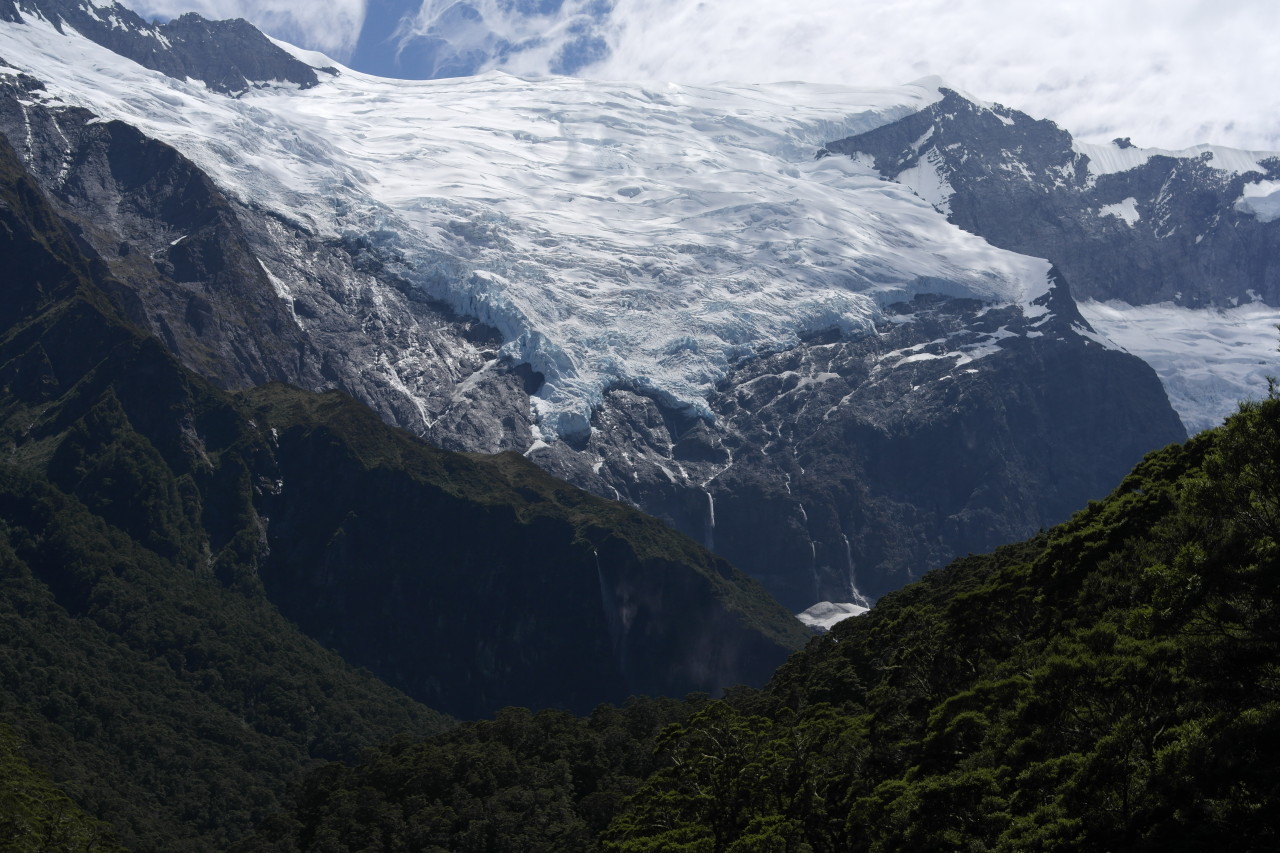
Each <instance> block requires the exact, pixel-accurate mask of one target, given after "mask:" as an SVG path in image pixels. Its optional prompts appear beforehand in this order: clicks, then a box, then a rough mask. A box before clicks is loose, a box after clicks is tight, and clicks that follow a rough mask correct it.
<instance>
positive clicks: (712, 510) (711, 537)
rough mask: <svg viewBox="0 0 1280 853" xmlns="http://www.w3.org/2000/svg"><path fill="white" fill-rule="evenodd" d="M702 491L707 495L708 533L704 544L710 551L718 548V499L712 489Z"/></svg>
mask: <svg viewBox="0 0 1280 853" xmlns="http://www.w3.org/2000/svg"><path fill="white" fill-rule="evenodd" d="M702 493H703V494H705V495H706V496H707V535H706V537H705V541H704V542H703V544H704V545H706V546H707V550H708V551H714V550H715V549H716V499H715V498H714V497H712V496H711V491H710V490H709V489H706V488H704V489H703V490H702Z"/></svg>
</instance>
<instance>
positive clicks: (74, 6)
mask: <svg viewBox="0 0 1280 853" xmlns="http://www.w3.org/2000/svg"><path fill="white" fill-rule="evenodd" d="M32 17H34V18H40V19H43V20H45V21H48V22H49V23H50V24H52V25H53V26H54V27H55V28H56V29H57V30H58V31H59V32H63V27H64V25H65V26H67V27H70V28H71V29H74V30H75V31H76V32H78V33H80V34H81V35H82V36H84V37H85V38H87V39H89V40H90V41H93V42H95V43H97V44H99V45H101V46H102V47H105V48H107V49H108V50H110V51H113V52H114V53H117V54H119V55H120V56H123V57H125V58H127V59H131V60H133V61H134V62H136V63H138V64H139V65H142V66H143V67H145V68H149V69H151V70H152V71H159V72H160V73H162V74H165V75H167V76H169V77H173V78H175V79H178V80H186V79H194V80H200V81H202V82H204V83H205V84H206V85H207V86H208V87H209V88H210V89H212V90H213V91H215V92H220V93H222V94H224V95H236V94H239V93H242V92H244V91H246V90H248V89H251V88H259V87H262V86H267V85H279V84H281V83H286V84H292V85H295V86H298V87H300V88H303V89H308V88H310V87H312V86H315V85H317V84H318V83H319V80H318V78H317V77H316V73H315V70H314V69H312V68H311V67H310V66H308V65H306V64H305V63H303V62H301V61H299V60H297V59H295V58H294V57H292V56H290V55H289V54H288V53H287V52H286V51H284V50H283V49H281V48H280V47H279V46H277V45H276V44H275V43H273V42H272V41H271V40H270V39H268V38H267V37H266V36H264V35H263V34H262V33H261V32H260V31H259V30H258V29H257V28H255V27H254V26H253V25H252V24H250V23H249V22H248V21H245V20H243V19H236V20H230V21H209V20H205V19H204V18H202V17H200V16H199V15H197V14H195V13H194V12H189V13H187V14H185V15H183V16H181V17H180V18H176V19H174V20H172V21H169V22H167V23H163V24H153V23H149V22H148V21H145V20H143V19H142V18H141V17H139V16H138V15H137V14H136V13H134V12H133V11H132V10H130V9H127V8H125V7H124V6H121V5H120V4H119V3H116V2H106V0H0V20H5V21H9V22H11V23H24V22H26V21H27V20H28V19H29V18H32Z"/></svg>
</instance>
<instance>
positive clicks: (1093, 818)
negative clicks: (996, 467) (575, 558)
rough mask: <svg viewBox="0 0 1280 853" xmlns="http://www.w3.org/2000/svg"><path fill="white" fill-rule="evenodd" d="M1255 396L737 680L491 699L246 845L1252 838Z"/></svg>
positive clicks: (1264, 445) (1272, 687) (1271, 607)
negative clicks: (637, 696) (718, 691)
mask: <svg viewBox="0 0 1280 853" xmlns="http://www.w3.org/2000/svg"><path fill="white" fill-rule="evenodd" d="M1278 556H1280V398H1277V397H1276V396H1275V395H1274V394H1272V395H1271V396H1269V397H1268V398H1267V399H1266V400H1263V401H1262V402H1257V403H1250V404H1247V405H1244V406H1242V408H1241V411H1240V413H1239V414H1237V415H1235V416H1234V417H1232V418H1231V419H1230V420H1229V421H1228V422H1227V423H1226V425H1225V426H1223V427H1221V428H1219V429H1217V430H1215V431H1211V432H1208V433H1204V434H1202V435H1200V436H1198V437H1196V438H1195V439H1193V440H1191V441H1190V442H1188V443H1186V444H1184V445H1175V446H1171V447H1169V448H1167V449H1165V450H1163V451H1159V452H1156V453H1153V454H1151V455H1150V456H1149V457H1148V458H1147V459H1146V460H1144V461H1143V462H1142V464H1140V465H1139V466H1138V467H1137V468H1136V469H1135V470H1134V472H1133V473H1132V474H1131V475H1130V476H1129V477H1127V478H1126V479H1125V480H1124V482H1123V483H1121V484H1120V486H1119V487H1118V488H1117V489H1116V490H1115V492H1114V493H1113V494H1112V495H1111V496H1110V497H1108V498H1107V499H1105V500H1103V501H1099V502H1095V503H1092V504H1090V505H1089V506H1088V507H1087V508H1086V509H1084V510H1083V511H1081V512H1080V513H1078V514H1077V515H1076V516H1075V517H1074V518H1073V519H1072V520H1071V521H1069V522H1068V523H1066V524H1063V525H1061V526H1059V527H1056V528H1054V529H1052V530H1049V531H1046V532H1044V533H1042V534H1041V535H1039V536H1037V537H1035V538H1033V539H1031V540H1028V541H1026V542H1023V543H1020V544H1016V545H1010V546H1008V547H1005V548H1001V549H999V550H997V551H996V552H994V553H992V554H989V555H985V556H970V557H968V558H965V559H962V560H959V561H957V562H956V563H954V564H953V565H951V566H950V567H948V568H946V569H944V570H940V571H937V572H934V573H932V574H930V575H929V576H927V577H926V578H925V579H924V580H923V581H921V582H919V583H917V584H914V585H912V586H910V587H907V588H906V589H904V590H902V591H900V592H898V593H895V594H893V595H890V596H888V597H886V598H885V599H884V600H882V601H881V602H880V603H879V604H878V605H877V607H876V608H875V609H874V610H873V611H872V612H871V613H870V614H868V615H866V616H863V617H860V618H857V619H852V620H848V621H846V622H843V623H840V624H839V625H838V626H837V627H836V628H835V630H834V631H833V632H832V633H830V634H828V635H826V636H823V637H821V638H818V639H815V640H814V641H812V642H811V643H810V645H809V647H808V648H807V649H805V650H804V651H803V652H801V653H799V654H797V655H795V656H794V657H793V658H792V659H791V660H790V661H789V662H788V663H787V664H786V665H784V666H783V667H782V669H781V670H780V671H779V672H778V673H777V675H776V676H775V677H774V679H773V680H772V681H771V682H770V684H769V685H768V686H767V687H766V688H765V689H764V690H760V691H754V690H739V691H734V692H732V693H731V694H730V695H729V696H728V697H726V698H725V699H724V700H722V701H708V700H707V699H705V698H702V699H691V700H689V701H687V702H685V703H684V704H683V706H672V705H666V706H661V705H660V706H653V705H650V704H646V703H641V702H637V703H634V704H632V705H631V706H629V707H628V708H625V709H622V710H616V709H608V708H602V709H600V710H598V711H597V712H596V714H594V715H593V716H592V717H591V718H589V719H587V720H572V719H567V718H564V717H561V716H557V715H554V714H550V713H543V714H540V715H538V716H530V715H528V714H526V713H520V712H517V711H514V710H513V711H508V712H504V714H503V715H501V716H500V717H499V718H498V719H497V720H495V721H493V722H488V723H476V724H469V725H468V726H466V727H464V728H462V729H460V730H455V731H454V732H452V733H450V734H449V735H447V736H444V737H443V738H439V739H436V740H433V741H429V742H427V743H425V744H421V745H410V744H406V743H399V744H395V745H392V746H390V747H387V748H385V749H384V750H382V751H380V752H379V753H377V754H376V755H375V756H374V757H373V758H372V760H371V761H369V762H368V763H366V764H364V765H362V766H360V767H357V768H354V769H344V768H340V767H337V766H334V767H330V768H327V769H326V770H323V771H320V772H318V773H316V774H314V775H313V776H312V777H310V779H309V780H308V783H307V785H306V788H305V792H304V794H303V795H302V797H301V799H300V800H299V804H298V807H297V808H296V810H295V811H294V812H293V813H292V814H289V815H280V816H277V818H275V819H274V820H273V822H272V823H271V824H270V826H268V827H266V828H264V830H263V832H262V834H261V836H260V838H259V840H258V841H257V842H255V845H256V846H255V845H249V846H248V848H247V849H272V850H308V851H310V850H357V849H372V848H370V846H369V845H371V844H372V845H373V847H374V848H378V847H380V848H382V849H406V850H408V849H413V850H455V851H457V850H467V851H471V850H475V851H479V850H491V851H493V850H512V851H514V850H545V851H552V850H583V851H588V850H608V851H618V852H619V853H621V851H628V853H630V852H631V851H672V850H682V851H708V852H710V851H716V853H719V852H720V851H734V852H735V853H745V851H796V852H797V853H799V851H815V853H816V851H832V852H833V853H834V851H890V850H901V851H919V850H957V851H959V850H964V851H975V850H1000V851H1026V850H1041V851H1049V850H1055V851H1105V850H1130V851H1140V850H1150V851H1170V850H1187V851H1192V850H1207V849H1231V850H1237V851H1249V850H1258V851H1261V850H1273V849H1275V848H1276V846H1277V844H1280V838H1278V837H1277V830H1276V822H1275V814H1276V812H1277V808H1280V772H1278V771H1277V769H1276V768H1277V765H1278V763H1280V621H1278V620H1277V603H1278V599H1277V593H1278V592H1280V565H1278V564H1277V557H1278Z"/></svg>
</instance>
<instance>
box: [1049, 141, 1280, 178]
mask: <svg viewBox="0 0 1280 853" xmlns="http://www.w3.org/2000/svg"><path fill="white" fill-rule="evenodd" d="M1072 147H1073V148H1074V149H1075V151H1076V153H1077V154H1083V155H1085V156H1086V157H1088V158H1089V174H1090V176H1092V177H1098V176H1100V175H1110V174H1114V173H1116V172H1127V171H1129V170H1130V169H1136V168H1138V167H1139V166H1142V165H1143V164H1145V163H1146V162H1147V161H1148V160H1150V159H1151V158H1152V157H1173V158H1175V159H1179V160H1191V159H1198V158H1200V157H1205V156H1206V155H1207V156H1208V163H1209V165H1210V166H1211V167H1213V168H1214V169H1221V170H1222V171H1224V172H1234V173H1235V174H1237V175H1243V174H1246V173H1247V172H1258V173H1259V174H1266V171H1267V169H1266V167H1265V166H1263V165H1262V162H1263V161H1264V160H1272V159H1275V157H1276V152H1274V151H1242V150H1240V149H1238V148H1226V147H1223V146H1221V145H1195V146H1192V147H1191V148H1183V149H1180V150H1176V151H1175V150H1170V149H1165V148H1139V147H1137V146H1132V145H1131V146H1129V147H1128V148H1121V147H1120V146H1119V145H1116V144H1114V143H1108V144H1104V145H1100V144H1096V143H1091V142H1081V141H1079V140H1075V141H1074V143H1073V146H1072Z"/></svg>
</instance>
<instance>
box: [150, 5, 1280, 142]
mask: <svg viewBox="0 0 1280 853" xmlns="http://www.w3.org/2000/svg"><path fill="white" fill-rule="evenodd" d="M125 5H128V6H131V7H132V8H134V9H135V10H136V11H138V12H139V13H140V14H142V15H144V16H145V17H156V16H161V17H163V16H173V15H177V14H181V13H182V12H186V11H195V12H199V13H200V14H202V15H204V16H206V17H210V18H228V17H244V18H247V19H248V20H250V21H252V22H254V23H255V24H257V25H258V26H259V27H260V28H262V29H263V30H264V31H265V32H267V33H268V34H271V35H274V36H276V37H278V38H281V39H284V40H286V41H289V42H292V43H294V44H298V45H300V46H303V47H307V48H311V49H314V50H320V51H323V52H325V53H327V54H329V55H330V56H332V57H333V58H334V59H336V60H338V61H339V62H343V63H344V64H347V65H349V66H350V67H353V68H356V69H357V70H361V71H367V72H369V73H374V74H381V75H383V76H405V77H432V76H453V75H459V74H468V73H476V72H479V71H484V70H489V69H491V68H497V69H500V70H504V71H509V72H511V73H515V74H520V75H543V74H551V73H570V74H575V75H578V76H583V77H589V78H597V79H607V80H634V81H673V82H680V83H694V84H696V83H713V82H719V81H733V82H748V83H750V82H760V83H765V82H776V81H781V80H803V81H807V82H813V83H837V84H842V85H851V86H859V87H877V86H895V85H899V84H903V83H909V82H912V81H914V80H917V79H919V78H921V77H925V76H935V75H936V76H939V77H941V78H943V79H944V80H945V81H946V82H947V83H948V84H949V85H951V86H953V87H954V88H957V89H960V90H962V91H964V92H965V93H967V94H969V95H971V96H974V97H976V98H979V99H982V100H985V101H990V102H998V103H1002V104H1004V105H1006V106H1009V107H1013V108H1015V109H1019V110H1022V111H1024V112H1028V113H1030V114H1031V115H1033V116H1036V117H1037V118H1049V119H1052V120H1053V121H1055V122H1057V123H1058V124H1059V125H1060V126H1062V127H1063V128H1065V129H1067V130H1068V131H1070V132H1071V133H1072V134H1073V135H1074V136H1076V137H1077V138H1080V139H1083V140H1085V141H1090V142H1104V141H1109V140H1111V139H1113V138H1116V137H1122V136H1123V137H1130V138H1131V139H1132V141H1133V142H1134V144H1136V145H1140V146H1144V147H1163V148H1183V147H1187V146H1190V145H1194V144H1199V143H1212V144H1218V145H1229V146H1233V147H1238V148H1246V149H1258V150H1273V149H1275V150H1280V86H1277V85H1276V84H1275V81H1276V80H1277V79H1280V23H1277V18H1276V5H1275V0H1212V2H1206V0H1057V2H1055V3H1039V2H1036V0H806V2H804V3H783V2H779V0H125Z"/></svg>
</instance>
